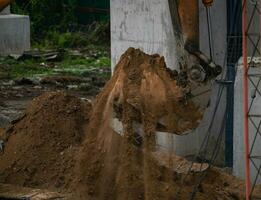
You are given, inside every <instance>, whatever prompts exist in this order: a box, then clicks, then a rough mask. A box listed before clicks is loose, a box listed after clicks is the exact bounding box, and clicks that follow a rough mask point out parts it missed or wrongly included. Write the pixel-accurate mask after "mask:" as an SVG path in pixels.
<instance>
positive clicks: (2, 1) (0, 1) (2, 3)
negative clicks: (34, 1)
mask: <svg viewBox="0 0 261 200" xmlns="http://www.w3.org/2000/svg"><path fill="white" fill-rule="evenodd" d="M13 1H14V0H0V12H2V10H4V9H5V8H6V7H7V6H8V5H9V4H10V3H12V2H13Z"/></svg>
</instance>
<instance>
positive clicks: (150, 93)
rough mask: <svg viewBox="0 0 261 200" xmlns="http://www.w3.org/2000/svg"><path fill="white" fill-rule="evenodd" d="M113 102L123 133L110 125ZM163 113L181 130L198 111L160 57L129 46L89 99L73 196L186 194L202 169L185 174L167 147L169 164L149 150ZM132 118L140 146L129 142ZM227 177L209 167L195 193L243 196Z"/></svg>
mask: <svg viewBox="0 0 261 200" xmlns="http://www.w3.org/2000/svg"><path fill="white" fill-rule="evenodd" d="M115 104H116V106H117V107H118V108H119V113H118V114H119V116H120V117H121V120H122V123H123V127H124V136H120V135H119V134H117V133H115V132H114V131H113V130H112V129H111V128H110V123H111V122H110V118H111V113H112V111H113V109H114V106H115ZM172 113H174V114H173V115H172ZM163 116H165V117H166V118H167V120H169V122H170V123H169V125H170V126H167V127H165V130H170V131H172V132H174V133H176V134H182V133H183V132H184V131H186V130H190V129H194V128H196V127H197V126H198V123H199V121H200V120H201V118H202V113H201V112H200V111H199V110H198V108H197V106H196V105H194V104H193V102H190V101H189V100H188V101H186V100H185V99H184V88H181V87H179V86H178V84H177V81H176V80H175V79H172V78H171V74H170V73H169V70H168V69H167V67H166V64H165V62H164V58H163V57H160V56H159V55H152V56H149V55H147V54H145V53H143V52H142V51H140V50H138V49H133V48H130V49H128V50H127V52H126V53H125V54H123V55H122V57H121V59H120V61H119V63H118V64H117V66H116V69H115V73H114V76H113V77H112V78H111V80H110V81H109V82H108V83H107V84H106V86H105V87H104V89H103V91H102V92H101V93H100V94H99V96H98V97H97V98H96V101H95V103H94V106H93V112H92V115H91V118H90V125H89V129H88V130H87V131H86V138H85V141H84V142H83V144H82V147H81V149H80V151H79V157H78V159H77V164H76V167H75V179H74V180H73V182H72V184H71V188H72V190H73V191H76V193H75V194H77V195H75V198H76V199H91V200H105V199H113V200H116V199H119V200H121V199H126V200H134V199H141V200H143V199H146V200H161V199H162V200H163V199H164V200H165V199H190V197H191V194H192V192H193V190H194V188H195V186H196V185H197V183H198V181H199V180H200V179H201V173H192V174H190V173H189V175H188V177H187V178H186V180H184V176H183V175H180V174H178V173H176V172H175V171H173V167H172V166H173V165H174V164H173V162H175V160H173V159H171V158H172V153H171V154H170V153H169V154H168V153H167V154H168V155H167V159H168V161H167V163H168V166H162V165H160V163H159V160H158V159H157V158H156V157H155V156H154V155H155V152H157V151H158V147H157V141H156V134H155V132H156V126H157V121H158V120H159V119H160V118H162V117H163ZM134 121H138V122H141V123H142V125H143V130H144V133H143V135H142V145H141V146H140V147H137V146H136V145H134V142H133V141H134V140H135V135H136V133H135V130H134V128H133V122H134ZM170 142H171V141H170ZM183 162H184V159H183ZM176 165H177V164H176ZM228 177H229V178H227V177H226V176H225V175H223V174H222V173H219V172H218V171H216V170H209V171H208V172H207V175H206V179H205V181H204V182H203V183H202V184H200V187H199V188H200V190H199V192H197V193H196V196H195V199H198V200H203V199H204V200H205V199H227V200H230V199H231V200H232V199H233V200H234V199H243V198H242V197H243V195H242V191H240V189H238V188H234V182H236V181H238V180H236V179H235V178H233V177H230V176H228ZM223 179H224V180H223ZM226 180H228V182H229V183H226ZM224 185H225V186H224ZM240 188H241V189H242V188H243V187H240Z"/></svg>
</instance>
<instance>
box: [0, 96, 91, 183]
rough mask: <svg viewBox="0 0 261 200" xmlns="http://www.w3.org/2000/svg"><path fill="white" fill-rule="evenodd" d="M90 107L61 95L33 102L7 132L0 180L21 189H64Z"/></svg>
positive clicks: (75, 99) (0, 167)
mask: <svg viewBox="0 0 261 200" xmlns="http://www.w3.org/2000/svg"><path fill="white" fill-rule="evenodd" d="M90 110H91V105H90V104H89V103H87V102H83V101H81V100H80V99H78V98H76V97H73V96H70V95H67V94H65V93H63V92H51V93H45V94H43V95H41V96H40V97H38V98H36V99H34V100H33V101H32V103H31V105H29V106H28V108H27V110H26V113H25V116H24V117H23V118H22V119H21V120H20V121H19V122H17V123H16V124H15V125H14V126H13V127H12V128H11V129H10V130H9V132H8V139H7V140H8V141H6V145H5V149H4V154H3V155H0V180H1V182H4V183H10V184H15V185H20V186H30V187H41V188H43V187H51V188H52V187H53V188H60V187H65V184H66V183H68V180H66V179H69V178H70V175H71V171H72V170H71V169H72V167H73V166H74V153H75V151H76V150H77V148H78V146H79V144H80V143H81V142H82V139H83V138H84V125H85V124H86V122H87V121H88V115H89V114H88V113H89V112H90Z"/></svg>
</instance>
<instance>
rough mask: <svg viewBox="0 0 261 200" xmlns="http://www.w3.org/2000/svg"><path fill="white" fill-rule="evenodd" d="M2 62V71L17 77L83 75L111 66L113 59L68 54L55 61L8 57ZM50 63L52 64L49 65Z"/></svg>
mask: <svg viewBox="0 0 261 200" xmlns="http://www.w3.org/2000/svg"><path fill="white" fill-rule="evenodd" d="M2 62H3V63H4V65H3V64H1V62H0V72H1V71H2V70H4V71H5V74H7V77H8V78H12V79H15V78H19V77H39V76H46V75H53V74H67V75H76V76H82V75H84V73H85V72H88V71H89V70H92V69H99V68H104V67H110V62H111V61H110V58H108V57H104V56H99V57H98V58H93V57H74V56H66V58H65V59H63V60H62V61H60V62H55V63H46V62H45V61H44V60H34V59H27V60H20V61H17V60H14V59H10V58H6V59H5V60H3V61H2ZM50 64H51V66H49V65H50ZM53 65H54V66H53ZM3 66H5V67H3ZM2 72H3V71H2ZM0 74H1V73H0ZM0 77H1V76H0Z"/></svg>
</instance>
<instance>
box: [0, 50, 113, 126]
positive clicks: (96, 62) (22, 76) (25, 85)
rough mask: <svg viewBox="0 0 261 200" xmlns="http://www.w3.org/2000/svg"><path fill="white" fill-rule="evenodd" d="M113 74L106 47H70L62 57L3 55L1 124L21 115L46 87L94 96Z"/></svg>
mask: <svg viewBox="0 0 261 200" xmlns="http://www.w3.org/2000/svg"><path fill="white" fill-rule="evenodd" d="M36 52H37V53H38V54H40V55H41V54H42V53H43V52H40V51H36ZM51 52H52V54H53V55H54V56H59V53H57V52H56V51H51ZM31 54H32V53H31ZM31 54H30V55H31ZM33 55H34V54H33ZM31 56H32V55H31ZM110 76H111V73H110V59H109V57H108V52H107V51H106V50H104V49H102V50H93V49H91V50H88V51H87V50H85V51H84V52H81V51H80V50H67V53H66V55H63V56H62V57H61V58H59V59H58V60H57V59H56V57H55V59H54V60H52V59H51V60H48V58H42V57H40V58H38V57H37V58H32V57H30V56H29V57H28V56H27V57H24V58H21V59H18V60H16V59H14V58H11V57H8V58H0V127H1V128H6V127H7V126H8V124H9V123H10V122H11V121H12V120H15V119H16V118H19V116H20V115H21V114H22V113H23V111H24V110H25V107H26V106H27V105H28V103H29V102H30V101H31V100H32V99H33V98H34V97H36V96H39V95H40V94H42V93H43V92H46V91H57V90H64V91H67V92H68V93H71V94H74V95H76V96H78V97H84V98H89V99H93V98H94V97H95V96H96V95H97V94H98V92H99V91H100V89H101V88H102V87H103V86H104V84H105V83H106V81H107V80H108V79H109V78H110Z"/></svg>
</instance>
